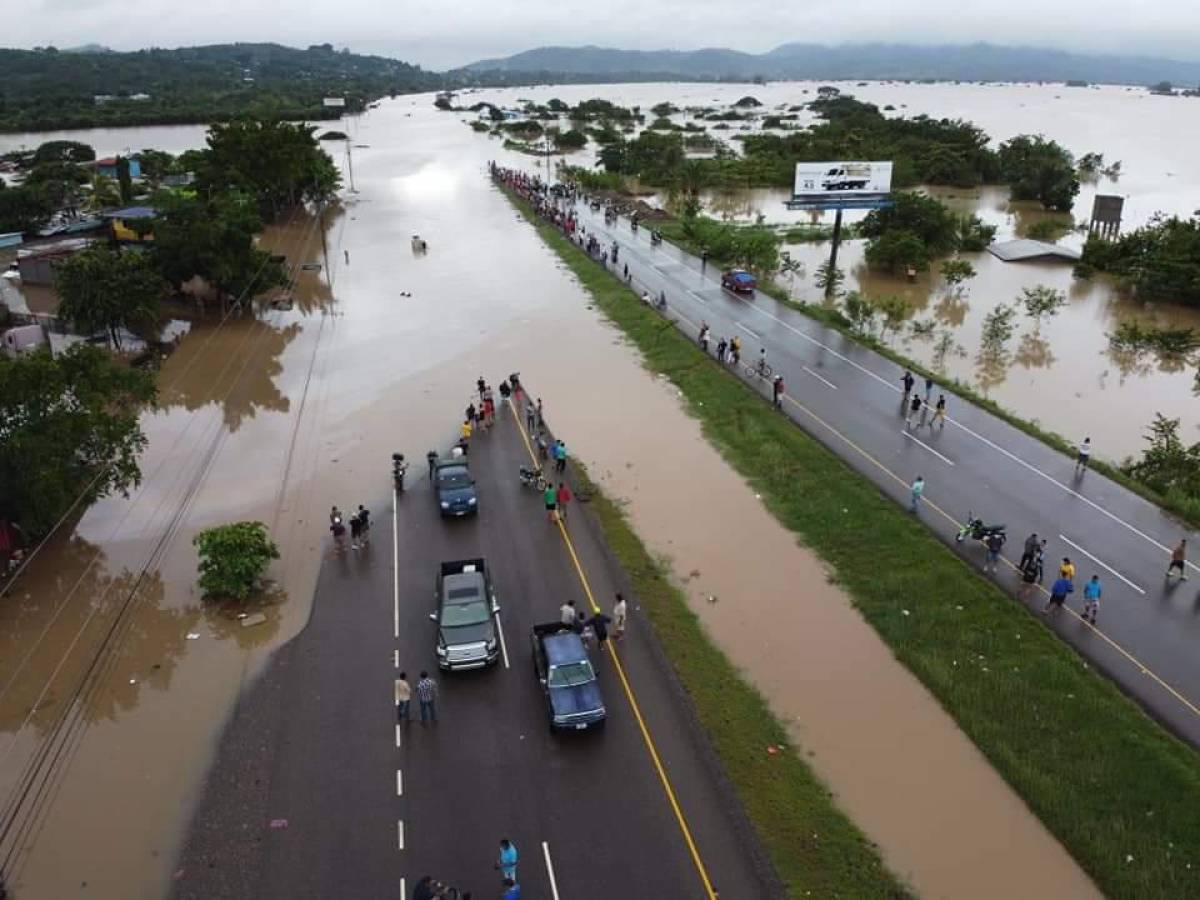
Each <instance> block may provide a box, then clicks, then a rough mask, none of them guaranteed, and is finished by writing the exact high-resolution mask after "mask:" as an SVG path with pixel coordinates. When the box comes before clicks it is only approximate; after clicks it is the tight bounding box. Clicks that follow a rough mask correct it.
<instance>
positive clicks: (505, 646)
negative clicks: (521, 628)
mask: <svg viewBox="0 0 1200 900" xmlns="http://www.w3.org/2000/svg"><path fill="white" fill-rule="evenodd" d="M496 634H497V635H499V636H500V656H501V658H503V660H504V668H506V669H507V668H508V644H506V643H504V629H503V628H502V627H501V626H500V616H496Z"/></svg>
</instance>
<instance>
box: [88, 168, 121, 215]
mask: <svg viewBox="0 0 1200 900" xmlns="http://www.w3.org/2000/svg"><path fill="white" fill-rule="evenodd" d="M120 202H121V189H120V187H119V186H118V185H117V183H116V182H115V181H113V180H112V179H111V178H109V177H108V176H106V175H101V174H99V173H96V174H95V175H93V176H92V183H91V205H92V208H93V209H97V210H100V209H105V208H107V207H113V206H117V205H118V204H120Z"/></svg>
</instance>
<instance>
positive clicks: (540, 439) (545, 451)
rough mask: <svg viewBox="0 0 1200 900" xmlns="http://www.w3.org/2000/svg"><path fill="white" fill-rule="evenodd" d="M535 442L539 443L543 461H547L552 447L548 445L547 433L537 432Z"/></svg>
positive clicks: (539, 455) (538, 449) (538, 447)
mask: <svg viewBox="0 0 1200 900" xmlns="http://www.w3.org/2000/svg"><path fill="white" fill-rule="evenodd" d="M533 442H534V444H536V445H537V451H538V457H539V458H540V459H541V460H542V462H545V461H546V460H547V459H549V458H550V448H549V447H548V446H547V445H546V435H545V433H544V432H541V431H539V432H538V433H537V437H535V438H534V439H533Z"/></svg>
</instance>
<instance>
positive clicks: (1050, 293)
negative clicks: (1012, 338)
mask: <svg viewBox="0 0 1200 900" xmlns="http://www.w3.org/2000/svg"><path fill="white" fill-rule="evenodd" d="M1018 300H1019V301H1020V303H1021V305H1022V306H1024V307H1025V315H1027V316H1029V318H1031V319H1033V322H1034V326H1035V327H1037V328H1040V327H1041V325H1042V319H1045V318H1049V317H1051V316H1054V315H1057V314H1058V311H1059V310H1060V309H1062V307H1063V306H1064V305H1066V302H1067V295H1066V293H1065V292H1064V291H1060V290H1057V289H1056V288H1052V287H1048V286H1047V285H1044V284H1039V285H1037V286H1036V287H1031V288H1021V296H1020V297H1019V298H1018Z"/></svg>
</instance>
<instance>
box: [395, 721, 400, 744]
mask: <svg viewBox="0 0 1200 900" xmlns="http://www.w3.org/2000/svg"><path fill="white" fill-rule="evenodd" d="M396 746H397V747H399V746H400V723H399V722H397V723H396Z"/></svg>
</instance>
